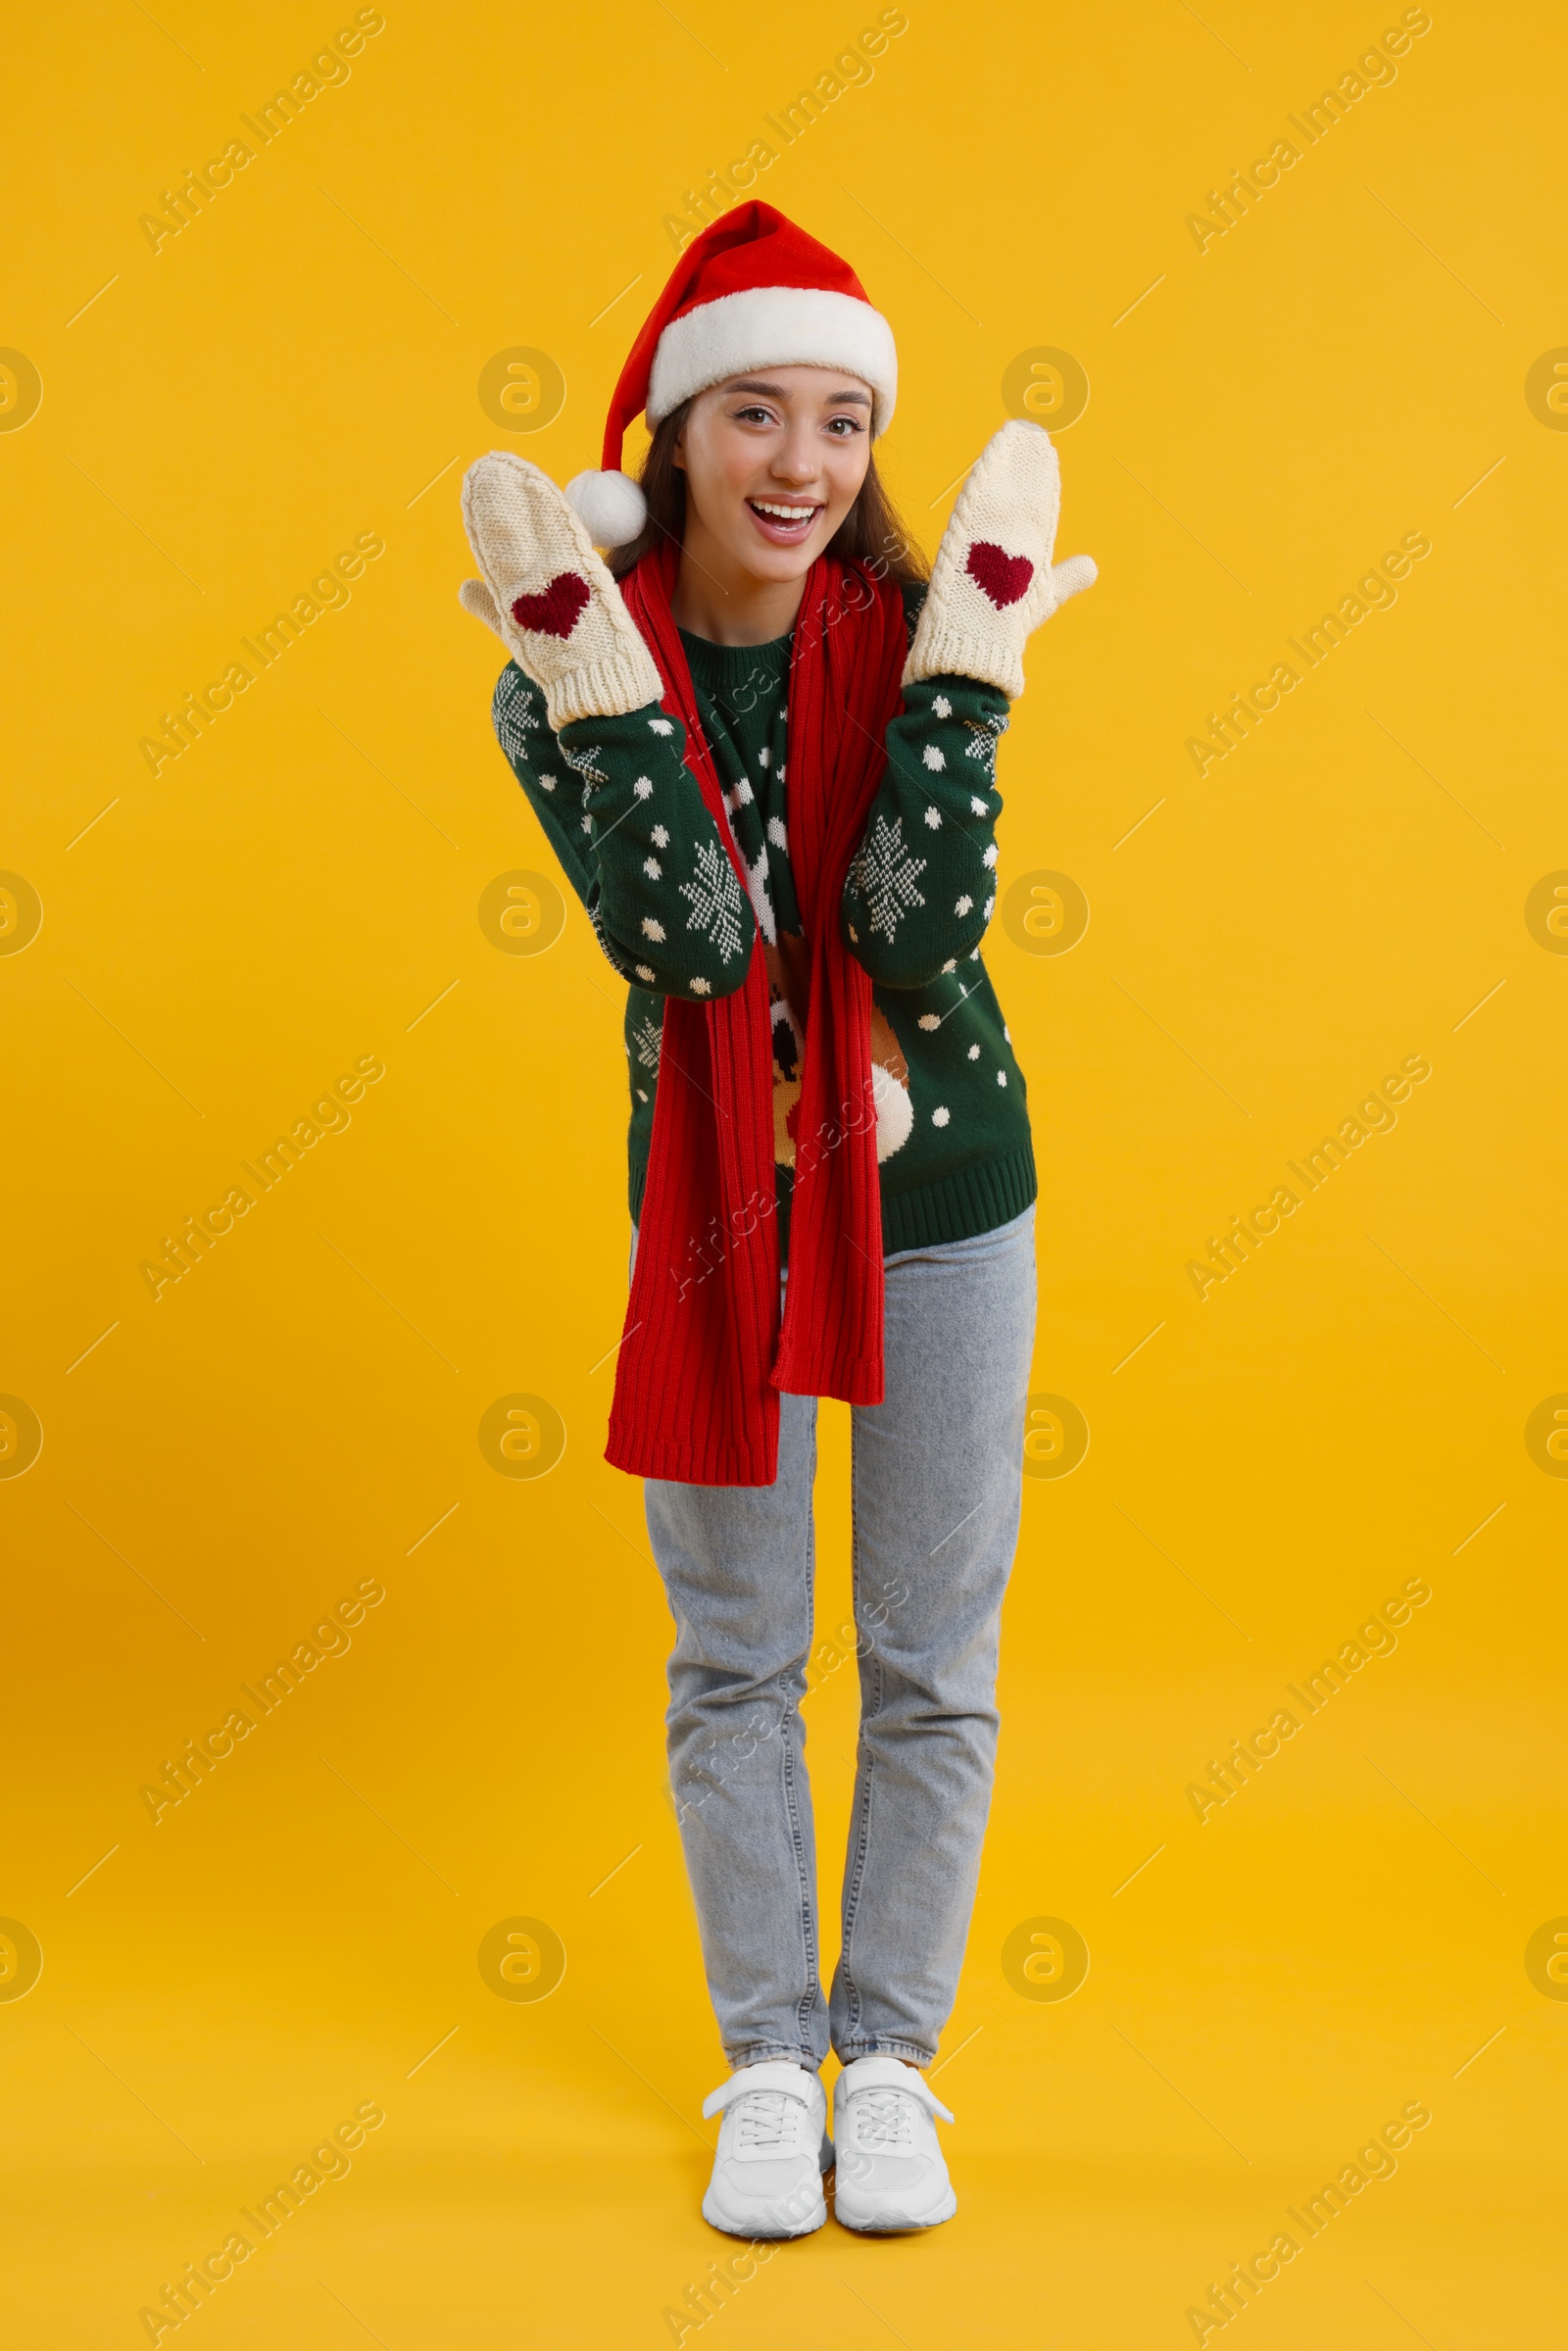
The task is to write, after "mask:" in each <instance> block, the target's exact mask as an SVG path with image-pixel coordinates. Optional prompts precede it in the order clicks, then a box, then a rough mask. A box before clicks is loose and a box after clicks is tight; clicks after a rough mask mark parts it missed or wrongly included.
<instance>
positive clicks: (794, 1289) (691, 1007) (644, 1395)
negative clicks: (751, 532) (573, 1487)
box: [605, 546, 906, 1486]
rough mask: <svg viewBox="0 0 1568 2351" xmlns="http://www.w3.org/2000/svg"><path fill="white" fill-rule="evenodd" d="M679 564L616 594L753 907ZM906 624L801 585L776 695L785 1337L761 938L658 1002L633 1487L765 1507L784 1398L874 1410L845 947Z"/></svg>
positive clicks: (867, 1135)
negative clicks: (791, 925) (792, 1141)
mask: <svg viewBox="0 0 1568 2351" xmlns="http://www.w3.org/2000/svg"><path fill="white" fill-rule="evenodd" d="M678 563H679V551H678V550H677V549H676V548H674V547H673V546H667V547H662V548H660V549H658V550H656V551H654V552H653V553H651V554H649V555H645V556H644V557H643V559H642V561H641V562H640V563H638V565H637V566H636V568H635V570H634V571H632V572H631V573H630V575H629V576H628V577H627V578H626V579H624V580H623V581H622V582H621V591H622V594H623V595H624V597H625V599H626V604H627V608H628V610H629V611H630V612H631V615H632V618H633V619H634V620H635V621H636V623H637V626H638V628H639V630H640V631H641V633H642V636H643V638H644V640H645V642H646V643H647V646H648V649H649V651H650V652H651V653H652V655H653V657H654V660H655V661H656V662H657V663H658V665H659V671H660V675H661V676H662V679H663V680H664V688H665V691H664V697H663V705H662V707H663V709H664V710H666V711H667V712H668V713H669V714H670V716H671V717H676V718H679V719H680V721H681V723H682V725H683V726H684V727H685V729H686V763H687V765H688V767H690V769H691V771H692V773H693V774H694V775H695V776H696V778H697V780H698V783H699V785H700V786H701V788H702V794H703V799H704V801H705V803H706V804H707V806H708V808H710V809H711V812H712V815H713V819H714V821H715V823H716V824H717V826H718V829H719V834H720V837H721V839H722V840H723V842H724V844H725V847H726V849H727V851H728V854H729V858H730V862H731V864H732V866H733V867H734V870H735V875H736V880H737V882H738V884H739V886H740V888H741V890H742V892H743V893H745V891H746V870H745V866H744V864H743V862H742V859H741V857H740V854H739V851H738V850H737V848H736V846H735V842H734V839H733V837H732V835H731V832H730V826H729V818H728V815H727V813H726V811H725V808H724V804H723V799H722V796H721V792H720V787H719V782H718V777H717V774H716V772H715V769H714V766H713V759H712V753H711V750H710V748H709V745H708V743H707V740H706V738H705V737H704V734H703V729H702V725H701V722H700V720H699V718H698V714H697V698H696V695H695V694H694V692H693V689H692V679H691V671H690V669H689V668H688V666H687V662H686V656H685V652H684V650H683V648H682V646H681V641H680V634H679V631H678V629H677V628H676V625H675V622H674V619H673V617H672V615H671V612H670V605H669V599H670V592H671V590H672V588H673V586H674V584H675V576H676V569H677V565H678ZM905 652H906V641H905V625H904V604H903V599H902V597H901V596H900V594H899V592H898V589H897V588H896V587H895V586H894V585H893V583H892V582H891V581H889V580H885V579H884V580H877V579H874V578H873V577H872V576H871V574H870V572H869V571H868V570H867V569H866V568H865V566H864V565H863V564H859V563H852V564H845V563H837V562H835V561H832V560H830V559H829V558H827V557H823V558H821V559H820V560H819V561H818V562H816V563H813V564H812V566H811V568H810V570H809V572H808V574H807V580H806V593H805V596H804V598H803V600H802V603H801V609H800V613H799V615H798V617H797V619H796V623H795V642H794V647H793V652H792V657H791V662H790V680H789V761H788V769H789V773H788V786H789V840H790V869H791V872H792V874H793V876H794V881H795V893H796V897H797V900H798V901H799V904H800V908H801V919H802V923H803V925H804V928H805V933H806V937H807V941H808V943H809V948H810V956H811V989H810V1000H809V1007H808V1012H807V1026H806V1051H805V1055H804V1059H803V1062H802V1067H801V1101H800V1105H799V1111H798V1115H797V1119H796V1126H797V1132H798V1138H799V1140H798V1143H797V1150H796V1164H795V1187H794V1196H793V1200H792V1202H791V1212H790V1277H789V1282H788V1285H787V1290H788V1297H787V1299H786V1302H785V1307H784V1313H783V1325H782V1330H781V1329H780V1317H779V1261H778V1228H777V1223H776V1211H775V1201H776V1193H775V1183H776V1178H775V1173H774V1162H773V1048H772V1034H771V1027H770V1023H769V1015H768V985H767V973H766V968H765V965H764V962H763V957H762V942H761V939H760V936H759V937H758V939H757V940H756V943H755V945H754V947H753V951H752V958H751V962H750V964H749V966H748V968H747V973H746V978H745V980H744V982H743V984H742V985H741V986H740V987H739V988H738V989H737V990H736V991H735V992H734V994H733V995H730V996H724V997H718V998H714V999H713V1000H711V1002H709V1003H707V1004H699V1003H695V1002H690V1001H688V1000H686V999H685V998H677V997H673V996H671V997H668V998H666V999H665V1004H664V1026H663V1042H662V1050H661V1054H660V1063H659V1087H658V1091H657V1093H656V1095H655V1099H654V1129H653V1138H652V1142H651V1145H650V1149H649V1156H648V1182H647V1188H646V1190H645V1192H644V1195H643V1205H642V1218H641V1222H640V1224H639V1227H638V1238H637V1260H636V1265H635V1268H634V1271H633V1277H632V1289H631V1298H630V1300H629V1303H628V1305H627V1310H626V1325H625V1332H624V1335H623V1337H622V1341H621V1346H620V1350H619V1360H618V1363H617V1366H616V1373H615V1395H614V1401H613V1405H612V1407H611V1415H610V1442H609V1444H608V1445H607V1446H606V1448H605V1458H606V1459H607V1460H608V1461H610V1462H612V1463H613V1465H614V1467H615V1468H617V1469H624V1470H629V1471H630V1472H631V1474H632V1475H633V1476H634V1477H646V1478H677V1479H680V1480H683V1481H684V1482H685V1483H687V1484H690V1485H696V1486H770V1485H771V1484H772V1483H773V1480H774V1478H775V1477H776V1475H777V1473H778V1396H779V1391H780V1390H783V1391H786V1392H788V1393H789V1394H791V1395H796V1396H841V1397H843V1398H844V1400H845V1401H846V1402H848V1403H852V1404H878V1403H880V1402H881V1401H882V1386H883V1370H882V1201H881V1193H880V1190H879V1187H878V1182H877V1161H876V1110H875V1102H874V1098H873V1095H872V1091H871V982H870V979H869V978H868V976H867V974H866V973H865V971H864V970H863V969H862V968H861V966H860V965H859V964H858V962H857V961H856V960H855V958H854V956H853V955H850V953H849V951H848V950H847V948H846V947H845V946H844V945H843V943H842V941H841V940H840V937H839V919H840V917H839V906H840V901H841V899H842V896H843V891H844V879H845V875H846V872H847V871H848V868H849V863H850V859H851V857H853V856H854V854H855V850H856V846H857V844H858V841H859V838H860V834H861V832H862V831H863V829H864V825H865V819H866V812H867V809H868V808H869V806H870V803H871V799H872V796H873V795H874V793H875V791H876V787H877V784H878V782H879V781H880V779H881V775H882V769H883V764H884V756H885V755H884V750H883V735H884V732H885V730H886V727H887V724H888V721H889V719H890V718H892V717H893V715H894V713H895V712H896V710H898V708H899V698H900V693H899V681H900V676H901V673H902V671H903V667H904V661H905Z"/></svg>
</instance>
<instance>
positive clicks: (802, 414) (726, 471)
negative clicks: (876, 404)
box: [675, 367, 871, 581]
mask: <svg viewBox="0 0 1568 2351" xmlns="http://www.w3.org/2000/svg"><path fill="white" fill-rule="evenodd" d="M870 458H871V392H870V387H869V386H868V385H866V384H863V383H861V382H860V380H859V378H858V376H854V375H843V374H840V372H839V371H838V369H837V368H835V367H760V368H758V369H757V370H756V371H755V372H754V373H752V374H749V375H735V376H731V377H730V379H729V381H728V382H727V383H721V384H715V385H714V386H713V388H712V389H711V391H708V392H700V393H699V394H698V395H697V398H696V399H695V400H694V401H693V402H692V408H691V414H690V416H688V417H687V419H686V422H685V424H684V425H683V427H682V428H681V435H680V439H679V440H678V441H677V442H676V444H675V463H676V465H679V466H680V467H681V468H682V469H683V470H684V472H685V475H686V488H687V524H686V538H687V546H688V548H689V549H690V548H691V547H692V542H693V539H694V538H696V539H697V540H698V541H699V542H701V541H702V540H703V539H705V538H706V539H707V540H708V541H709V542H710V553H711V554H720V555H722V556H726V557H728V558H729V560H730V562H731V563H736V564H738V565H739V566H740V568H741V569H742V570H743V571H747V572H750V573H751V574H752V575H753V576H754V577H755V578H757V579H763V580H770V581H780V580H792V579H799V578H801V577H803V576H804V574H805V573H806V572H807V570H809V567H810V565H811V564H812V563H814V562H815V560H816V558H817V557H818V556H819V555H820V554H821V553H822V551H823V549H824V548H825V547H826V546H827V545H828V543H829V541H830V540H831V539H832V537H833V534H834V532H835V531H836V530H837V529H838V527H839V525H840V523H841V522H842V521H843V520H844V517H845V515H846V514H848V513H849V511H850V509H851V507H852V506H853V505H854V504H855V501H856V499H857V497H858V494H859V489H860V484H861V483H862V482H863V481H864V479H865V469H866V466H867V465H869V463H870ZM694 521H695V523H696V526H697V527H696V530H695V532H694V529H693V523H694ZM694 552H700V548H699V550H697V551H694Z"/></svg>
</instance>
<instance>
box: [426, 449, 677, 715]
mask: <svg viewBox="0 0 1568 2351" xmlns="http://www.w3.org/2000/svg"><path fill="white" fill-rule="evenodd" d="M463 522H464V527H465V529H466V531H467V534H468V545H469V546H470V547H471V548H472V549H473V553H474V560H475V562H476V563H478V566H479V569H480V571H481V572H482V573H483V574H484V577H483V579H482V580H477V579H470V580H466V581H465V582H464V584H463V586H462V588H460V589H459V591H458V594H459V599H460V601H461V603H462V605H463V608H464V610H465V612H471V613H472V614H473V615H474V617H475V619H478V620H483V621H484V622H485V623H486V625H487V626H488V627H490V628H493V629H494V630H495V632H496V634H497V636H498V637H499V638H500V639H501V642H502V643H503V645H505V647H506V648H507V651H508V652H509V653H510V654H511V656H512V658H513V660H514V661H515V662H516V664H517V666H518V668H519V669H521V670H524V671H525V672H526V673H527V675H528V676H529V677H531V678H532V679H533V681H534V684H535V685H536V686H540V687H542V688H543V689H544V697H545V712H546V715H547V716H548V718H549V720H550V724H551V726H552V728H554V729H555V731H556V732H557V733H559V732H560V730H561V729H562V727H564V725H566V724H567V722H568V721H569V720H571V719H573V718H616V717H623V716H624V715H625V714H626V713H627V712H628V711H630V710H643V709H645V708H646V707H647V705H648V704H649V703H651V702H659V701H662V698H663V692H664V688H663V684H662V680H661V678H660V674H659V669H658V666H657V664H656V663H655V661H654V657H653V655H652V654H651V653H650V652H649V650H648V648H647V646H646V645H645V644H644V643H643V640H642V638H641V636H640V635H639V633H638V630H637V626H636V623H635V622H634V621H633V619H632V616H631V614H630V613H629V612H627V610H626V607H625V604H624V602H623V601H622V598H621V593H620V590H619V589H618V588H617V587H616V585H615V583H614V581H613V579H612V577H611V575H610V572H609V570H608V568H607V567H606V565H605V563H604V562H603V561H602V559H601V558H600V557H599V556H598V555H597V554H596V553H595V552H594V547H593V543H592V541H591V540H590V538H589V536H588V533H587V531H586V530H585V529H584V527H583V525H582V523H581V522H580V521H579V520H578V518H577V516H576V514H573V512H572V510H571V508H570V507H569V506H568V505H567V504H566V500H565V495H564V492H563V491H561V490H559V489H558V488H557V487H556V485H555V483H554V482H553V481H552V480H551V478H550V476H549V474H548V473H545V472H542V471H541V470H540V468H539V466H537V465H529V464H528V462H527V460H526V459H525V458H520V457H514V456H513V455H512V454H511V453H510V451H505V450H496V451H493V452H492V453H491V455H490V456H489V457H482V458H480V459H478V460H477V462H476V463H475V464H473V465H470V466H469V467H468V470H467V472H466V475H465V477H464V483H463Z"/></svg>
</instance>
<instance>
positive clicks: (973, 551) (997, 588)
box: [964, 539, 1035, 612]
mask: <svg viewBox="0 0 1568 2351" xmlns="http://www.w3.org/2000/svg"><path fill="white" fill-rule="evenodd" d="M964 569H965V570H966V571H967V572H968V574H969V577H970V578H971V579H972V580H973V581H974V584H975V586H976V587H977V588H979V589H980V590H981V591H982V592H983V593H984V594H985V595H987V596H989V597H990V599H991V601H992V603H993V604H994V605H995V606H996V608H997V610H998V612H1005V610H1006V608H1007V606H1008V605H1009V604H1016V603H1017V601H1018V599H1019V597H1020V596H1023V595H1026V594H1027V593H1028V588H1029V582H1030V581H1031V580H1032V579H1033V578H1034V575H1035V567H1034V565H1033V563H1030V561H1029V558H1028V557H1027V556H1026V555H1008V554H1007V553H1006V552H1005V550H1004V549H1003V548H1001V547H997V546H994V545H993V544H992V542H991V540H989V539H976V541H975V543H974V545H973V546H972V547H971V548H970V550H969V560H968V562H967V563H965V565H964Z"/></svg>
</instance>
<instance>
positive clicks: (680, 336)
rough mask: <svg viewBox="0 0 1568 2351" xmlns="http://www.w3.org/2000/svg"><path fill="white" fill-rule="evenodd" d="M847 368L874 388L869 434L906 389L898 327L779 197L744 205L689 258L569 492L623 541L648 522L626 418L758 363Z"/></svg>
mask: <svg viewBox="0 0 1568 2351" xmlns="http://www.w3.org/2000/svg"><path fill="white" fill-rule="evenodd" d="M753 367H842V368H843V369H844V370H845V372H846V373H847V374H850V375H858V377H859V378H860V380H861V382H862V383H867V384H869V385H870V387H871V395H872V409H871V431H872V434H873V436H874V435H877V434H880V433H882V432H885V431H886V429H887V427H888V424H889V423H890V422H891V420H892V416H893V404H894V399H895V397H896V395H897V392H898V382H899V362H898V354H897V352H896V350H895V349H894V343H893V329H892V327H891V326H890V325H889V324H888V322H887V320H886V318H883V317H882V315H881V313H880V312H879V311H874V310H873V309H872V308H871V305H870V302H869V301H868V300H867V298H866V292H865V288H864V287H863V286H862V285H861V283H860V281H859V279H858V277H857V276H856V274H855V271H854V270H853V269H851V268H850V266H849V264H848V263H847V262H842V261H840V259H839V257H838V255H837V254H836V253H830V252H829V251H828V249H827V247H826V246H825V245H819V244H818V243H817V241H816V239H815V237H810V236H808V235H807V233H806V231H805V229H804V228H797V227H796V226H795V223H794V222H793V221H792V220H785V218H784V216H783V214H782V213H779V212H775V211H774V209H773V207H772V206H771V205H770V204H760V203H757V202H749V203H746V204H739V205H737V206H736V207H735V209H734V211H733V212H728V213H726V214H725V215H724V216H723V218H722V219H721V220H715V221H714V222H713V223H712V224H711V226H710V227H708V228H705V229H704V230H703V233H702V235H701V236H699V237H696V238H694V239H693V241H692V243H691V244H690V245H688V247H687V248H686V251H685V252H684V253H683V254H682V255H681V257H680V260H679V261H678V262H677V263H676V265H675V268H674V270H673V272H672V273H671V276H670V279H669V283H668V284H667V285H666V286H665V288H664V290H663V292H662V295H661V296H660V298H659V300H658V302H657V303H656V304H655V306H654V308H653V310H652V311H651V312H650V313H649V315H648V318H646V319H645V320H644V322H643V328H642V332H641V333H640V334H639V335H638V337H637V340H636V342H635V343H633V345H632V347H631V350H630V352H629V353H628V355H627V359H626V365H625V366H624V367H622V369H621V371H620V381H619V382H618V383H617V384H616V386H615V392H614V397H613V400H612V401H611V404H610V415H609V417H608V419H607V421H606V424H605V446H604V452H603V461H602V462H603V467H604V469H603V471H602V472H598V473H579V474H577V475H576V476H575V477H574V479H573V480H571V481H569V482H568V483H567V484H566V496H567V497H568V498H569V499H570V501H571V503H572V505H573V506H574V507H575V509H576V511H577V513H578V514H580V515H581V517H582V519H583V521H584V522H585V523H586V524H587V527H588V529H589V531H590V533H591V534H592V537H593V541H594V544H595V546H596V547H623V546H624V545H625V544H626V542H627V541H628V540H629V539H634V538H635V537H636V536H637V533H638V532H639V531H640V530H641V528H642V526H643V523H644V521H645V520H646V519H647V514H648V509H647V504H646V502H645V500H644V498H643V494H642V491H641V490H640V489H639V488H638V486H637V484H636V483H635V482H634V481H633V480H631V478H630V477H629V475H627V474H625V473H622V472H621V470H620V455H621V441H622V437H623V435H624V433H625V430H626V427H627V425H628V424H630V423H631V421H632V419H633V418H634V417H635V416H637V414H638V412H639V411H640V410H641V411H645V412H646V415H647V418H648V423H649V426H650V427H652V426H654V425H656V424H657V423H658V422H659V421H660V419H661V417H662V416H668V415H669V413H670V411H671V410H672V409H677V408H679V406H680V404H681V402H682V401H683V400H690V399H691V397H692V395H693V394H694V393H695V392H704V391H707V390H708V388H709V386H710V385H711V384H716V383H722V382H723V381H724V380H725V378H726V377H727V376H731V375H740V374H744V373H745V372H746V371H747V370H748V369H750V368H753Z"/></svg>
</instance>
